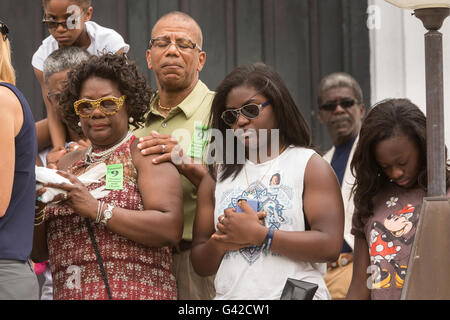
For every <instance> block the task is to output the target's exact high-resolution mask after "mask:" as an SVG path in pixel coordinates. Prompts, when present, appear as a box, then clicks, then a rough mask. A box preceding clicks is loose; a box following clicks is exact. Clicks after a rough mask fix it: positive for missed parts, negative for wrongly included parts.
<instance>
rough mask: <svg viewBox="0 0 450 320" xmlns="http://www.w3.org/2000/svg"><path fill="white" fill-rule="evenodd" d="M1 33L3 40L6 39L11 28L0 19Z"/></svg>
mask: <svg viewBox="0 0 450 320" xmlns="http://www.w3.org/2000/svg"><path fill="white" fill-rule="evenodd" d="M0 33H1V34H2V38H3V41H6V39H8V33H9V29H8V26H7V25H6V24H5V23H4V22H3V21H1V20H0Z"/></svg>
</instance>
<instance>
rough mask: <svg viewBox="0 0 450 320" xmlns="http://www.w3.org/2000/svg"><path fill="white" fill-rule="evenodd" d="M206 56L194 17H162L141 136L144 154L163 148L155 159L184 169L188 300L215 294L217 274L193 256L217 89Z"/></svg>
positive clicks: (181, 292) (180, 259)
mask: <svg viewBox="0 0 450 320" xmlns="http://www.w3.org/2000/svg"><path fill="white" fill-rule="evenodd" d="M205 60H206V53H205V52H204V51H203V50H202V31H201V29H200V27H199V25H198V24H197V22H196V21H195V20H194V19H193V18H192V17H190V16H189V15H187V14H185V13H182V12H178V11H175V12H170V13H168V14H166V15H164V16H163V17H161V18H160V19H159V20H158V21H157V23H156V24H155V26H154V27H153V30H152V34H151V40H150V43H149V49H148V50H147V62H148V67H149V69H151V70H153V71H154V73H155V76H156V84H157V87H158V92H157V94H156V95H155V96H154V98H153V100H152V102H151V107H150V113H149V114H148V116H147V122H146V126H145V128H144V129H140V130H138V131H137V132H136V135H137V136H138V137H141V139H140V144H139V145H138V147H139V148H140V149H141V151H142V153H143V154H144V155H149V154H159V153H160V154H161V155H160V156H159V157H157V158H156V159H155V160H154V163H162V162H166V161H172V162H174V163H175V164H176V166H177V168H178V171H179V172H180V174H181V175H182V184H183V203H184V231H183V237H182V240H181V242H180V243H179V244H178V246H176V247H175V248H174V249H173V253H174V254H173V259H174V273H175V277H176V278H177V286H178V298H179V299H182V300H196V299H201V300H206V299H212V298H213V297H214V296H215V291H214V282H213V277H207V278H202V277H200V276H199V275H197V274H196V273H195V271H194V270H193V268H192V264H191V260H190V251H191V250H190V249H191V246H192V229H193V224H194V217H195V212H196V199H197V186H198V185H199V184H200V181H201V179H202V178H203V176H204V175H205V174H206V172H207V170H206V168H205V167H204V166H203V165H202V164H201V159H202V154H203V150H204V147H205V144H206V140H205V139H206V137H207V135H206V134H205V130H206V129H207V127H206V124H207V121H208V116H209V111H210V109H211V103H212V100H213V98H214V92H212V91H210V90H209V89H208V88H207V86H206V85H205V84H204V83H203V82H202V81H201V80H199V73H200V71H201V70H202V69H203V66H204V64H205ZM174 149H175V150H176V155H177V156H180V157H181V159H183V160H184V161H182V162H181V163H180V162H177V161H174V160H173V157H172V155H173V154H175V152H172V151H174ZM179 159H180V158H179ZM194 160H195V161H194ZM167 201H170V199H167Z"/></svg>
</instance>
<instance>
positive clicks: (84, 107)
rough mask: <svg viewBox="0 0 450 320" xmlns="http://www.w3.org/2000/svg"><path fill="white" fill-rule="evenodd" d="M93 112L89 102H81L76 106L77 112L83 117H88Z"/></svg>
mask: <svg viewBox="0 0 450 320" xmlns="http://www.w3.org/2000/svg"><path fill="white" fill-rule="evenodd" d="M93 111H94V107H93V106H92V104H91V103H90V102H82V103H80V104H79V105H78V112H79V113H80V114H81V115H83V116H89V115H90V114H91V113H92V112H93Z"/></svg>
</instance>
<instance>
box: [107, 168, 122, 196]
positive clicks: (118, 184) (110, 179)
mask: <svg viewBox="0 0 450 320" xmlns="http://www.w3.org/2000/svg"><path fill="white" fill-rule="evenodd" d="M106 190H123V164H122V163H119V164H110V165H108V166H106Z"/></svg>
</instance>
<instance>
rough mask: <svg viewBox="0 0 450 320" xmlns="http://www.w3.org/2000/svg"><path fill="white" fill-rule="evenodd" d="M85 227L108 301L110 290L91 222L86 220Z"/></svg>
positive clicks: (110, 298)
mask: <svg viewBox="0 0 450 320" xmlns="http://www.w3.org/2000/svg"><path fill="white" fill-rule="evenodd" d="M85 221H86V226H87V229H88V232H89V236H90V237H91V241H92V245H93V246H94V251H95V255H96V256H97V262H98V266H99V268H100V273H101V274H102V278H103V282H104V283H105V287H106V293H107V294H108V298H109V300H112V295H111V288H110V287H109V282H108V278H107V277H106V272H105V267H104V265H103V260H102V256H101V255H100V251H99V250H98V246H97V241H96V240H95V235H94V231H93V230H92V227H91V222H90V220H89V219H88V218H86V220H85Z"/></svg>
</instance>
